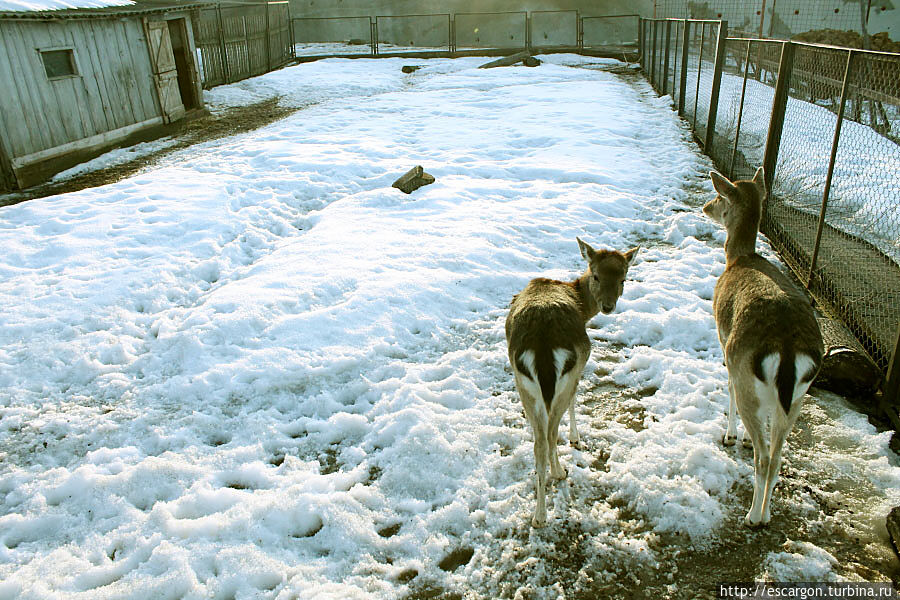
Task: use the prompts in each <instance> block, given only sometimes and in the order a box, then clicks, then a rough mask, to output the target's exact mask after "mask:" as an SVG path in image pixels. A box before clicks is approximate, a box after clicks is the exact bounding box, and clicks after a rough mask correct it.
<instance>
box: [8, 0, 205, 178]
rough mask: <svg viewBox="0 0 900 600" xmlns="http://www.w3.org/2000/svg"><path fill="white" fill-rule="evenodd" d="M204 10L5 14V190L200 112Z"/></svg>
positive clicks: (194, 7) (184, 7)
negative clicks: (196, 30)
mask: <svg viewBox="0 0 900 600" xmlns="http://www.w3.org/2000/svg"><path fill="white" fill-rule="evenodd" d="M200 6H202V5H200V4H194V5H181V6H172V7H163V8H149V9H148V8H144V9H138V10H135V9H127V8H126V9H122V8H114V9H111V8H104V9H73V10H55V11H47V12H34V11H15V12H0V191H2V190H4V189H5V190H11V189H15V188H16V187H18V188H25V187H28V186H31V185H34V184H36V183H39V182H41V181H43V180H45V179H47V178H48V177H49V176H51V175H53V174H54V173H57V172H59V171H61V170H63V169H66V168H69V167H71V166H73V165H75V164H77V163H79V162H82V161H84V160H87V159H89V158H92V157H93V156H96V155H98V154H100V153H102V152H104V151H105V150H107V149H110V148H112V147H115V146H116V145H121V144H125V143H130V142H132V141H137V140H138V139H148V138H152V137H154V136H155V135H161V134H163V133H164V126H165V124H167V123H171V122H173V121H177V120H179V119H182V118H184V117H185V116H186V115H188V114H190V113H191V112H192V111H202V110H203V95H202V91H201V87H200V78H199V76H198V68H197V52H196V45H195V43H194V36H193V26H192V19H193V18H194V16H195V15H196V11H197V9H198V8H199V7H200Z"/></svg>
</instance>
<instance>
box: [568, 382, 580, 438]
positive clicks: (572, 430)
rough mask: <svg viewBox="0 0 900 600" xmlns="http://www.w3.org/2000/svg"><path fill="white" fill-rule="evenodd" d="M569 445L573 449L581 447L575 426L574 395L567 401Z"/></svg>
mask: <svg viewBox="0 0 900 600" xmlns="http://www.w3.org/2000/svg"><path fill="white" fill-rule="evenodd" d="M569 444H570V445H571V446H572V447H574V448H580V447H581V437H580V436H579V435H578V428H577V427H576V426H575V394H572V398H571V400H569Z"/></svg>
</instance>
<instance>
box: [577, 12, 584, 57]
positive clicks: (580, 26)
mask: <svg viewBox="0 0 900 600" xmlns="http://www.w3.org/2000/svg"><path fill="white" fill-rule="evenodd" d="M575 45H576V46H577V47H578V49H579V50H583V49H584V19H583V18H582V17H581V15H579V14H578V11H577V10H576V11H575Z"/></svg>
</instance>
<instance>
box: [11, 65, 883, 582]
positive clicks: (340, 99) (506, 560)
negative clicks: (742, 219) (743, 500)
mask: <svg viewBox="0 0 900 600" xmlns="http://www.w3.org/2000/svg"><path fill="white" fill-rule="evenodd" d="M544 58H545V59H546V60H545V64H544V65H542V66H541V67H539V68H537V69H528V68H524V67H510V68H503V69H487V70H479V69H477V68H476V67H477V65H479V64H481V63H483V62H485V61H486V59H484V58H469V59H456V60H450V59H434V60H416V61H415V62H416V64H422V65H424V68H423V69H421V70H420V71H417V72H416V73H414V74H412V75H402V74H401V73H400V67H401V65H403V64H407V63H408V62H409V61H404V60H401V59H382V60H346V59H332V60H328V61H321V62H318V63H310V64H304V65H298V66H296V67H292V68H289V69H285V70H282V71H279V72H276V73H271V74H269V75H266V76H263V77H260V78H256V79H253V80H248V81H246V82H242V83H239V84H235V85H233V86H225V87H222V88H216V89H214V90H212V91H211V92H209V95H208V98H209V97H213V98H216V99H218V102H219V106H226V105H228V104H229V103H231V104H240V103H242V102H249V100H247V99H248V98H257V99H259V98H264V97H270V96H271V95H282V96H285V97H286V100H285V101H290V102H296V103H297V104H298V105H309V107H308V108H306V109H305V110H302V111H299V112H297V113H295V114H294V115H293V116H291V117H289V118H286V119H284V120H282V121H279V122H277V123H274V124H272V125H270V126H268V127H265V128H263V129H260V130H257V131H254V132H250V133H247V134H243V135H239V136H235V137H233V138H228V139H224V140H216V141H213V142H208V143H205V144H201V145H199V146H195V147H193V148H190V149H188V150H184V151H179V152H177V153H176V154H175V155H174V158H173V159H172V160H170V161H169V162H167V163H164V164H162V165H160V166H159V167H158V168H156V169H154V170H152V171H147V172H144V173H141V174H138V175H135V176H133V177H131V178H129V179H126V180H123V181H120V182H118V183H115V184H111V185H107V186H104V187H100V188H95V189H86V190H82V191H78V192H73V193H69V194H65V195H61V196H55V197H49V198H44V199H41V200H33V201H29V202H26V203H22V204H18V205H15V206H10V207H6V208H2V209H0V246H2V247H3V248H4V251H3V252H2V253H0V303H2V305H3V307H4V310H3V312H2V314H0V598H18V597H22V598H133V599H142V598H147V599H159V598H188V599H193V598H197V599H199V598H256V597H266V598H296V597H300V598H313V597H315V598H382V597H383V598H389V597H399V596H402V595H403V594H404V593H406V590H408V589H411V586H413V585H422V584H423V582H425V584H427V585H431V586H434V587H436V588H439V589H443V590H447V591H453V592H457V593H465V592H466V591H467V590H470V589H477V590H481V593H484V594H487V596H488V597H490V596H494V597H497V596H501V595H502V596H510V597H511V596H512V595H514V593H515V587H519V588H520V589H523V590H526V591H530V594H531V597H557V595H558V593H559V588H558V582H556V581H553V580H551V579H549V578H548V577H547V575H546V572H545V570H544V567H543V566H542V564H541V561H540V560H537V559H536V558H535V557H536V556H539V555H540V554H541V552H542V549H546V547H547V546H546V545H547V544H548V543H549V542H548V541H547V540H548V539H551V538H552V536H553V535H559V532H558V529H557V528H559V527H562V526H563V525H564V524H566V523H568V524H570V525H571V524H577V529H578V530H579V531H581V532H583V533H584V535H586V536H589V538H588V540H587V541H585V542H584V543H585V544H587V546H588V548H589V549H590V554H589V556H592V557H594V558H593V559H592V560H594V561H598V560H599V561H605V562H603V563H602V564H604V565H606V568H605V570H603V569H601V570H600V571H592V572H591V574H590V576H591V577H596V578H598V580H602V579H604V578H605V579H607V580H609V579H610V578H614V577H617V576H618V574H620V573H621V572H622V570H623V569H625V570H626V571H628V572H631V570H632V568H634V569H638V571H639V570H643V569H654V568H655V567H656V565H657V557H656V552H657V549H656V548H657V546H656V545H654V539H655V538H654V536H656V535H657V534H660V533H664V532H669V533H674V532H677V533H679V534H680V535H684V536H689V538H690V539H691V540H692V542H693V543H695V544H698V545H702V544H703V543H705V541H706V540H708V539H710V538H711V537H713V536H715V535H716V532H717V528H719V527H721V526H722V524H723V520H724V519H725V517H726V516H727V514H728V513H729V512H731V513H735V512H740V513H741V514H743V512H744V511H746V509H747V507H746V506H741V504H740V501H739V500H736V499H735V498H734V497H733V496H734V494H733V490H732V488H733V486H735V484H736V483H738V482H741V483H742V484H743V485H746V482H748V481H749V477H750V474H751V472H752V467H751V465H750V462H751V461H749V460H746V456H745V457H744V458H740V457H739V455H736V454H734V453H729V452H728V451H726V450H725V449H723V448H722V447H721V445H720V444H719V443H718V441H719V439H720V438H721V436H722V434H723V432H724V416H723V411H724V410H725V408H726V405H727V391H726V373H725V370H724V367H722V366H721V352H720V350H719V346H718V341H717V337H716V333H715V325H714V322H713V318H712V315H711V297H712V290H713V287H714V284H715V279H716V277H717V276H718V275H719V274H720V273H721V272H722V270H723V268H724V256H723V252H722V241H723V239H724V236H723V232H722V231H720V230H719V229H718V228H717V227H716V226H715V225H714V224H712V223H710V222H709V221H707V220H706V219H705V218H704V217H703V216H702V214H700V212H699V210H697V208H696V203H694V204H691V203H690V199H691V198H690V192H689V189H688V187H687V185H688V183H692V184H693V185H695V186H696V185H698V184H699V185H700V187H701V189H702V190H703V191H704V193H711V187H710V186H709V184H708V183H707V182H706V180H705V173H706V171H708V170H709V169H710V163H709V161H708V159H706V158H704V157H702V156H701V155H700V154H699V153H698V152H697V150H696V147H695V146H694V145H693V143H692V142H691V141H690V134H689V132H688V130H687V129H686V128H685V126H684V125H683V124H682V123H681V122H680V121H679V120H678V118H677V117H676V115H675V114H674V113H673V112H672V110H671V101H670V100H669V99H668V98H658V97H656V96H655V95H654V94H653V93H652V92H651V91H650V88H649V86H648V85H647V84H646V83H640V82H636V83H628V82H627V81H626V80H625V79H623V78H620V77H618V76H616V75H613V74H611V73H609V72H604V71H601V70H596V69H586V68H577V67H578V66H579V65H581V64H582V63H586V62H598V61H596V60H593V61H591V59H585V58H580V57H576V56H572V55H554V56H548V57H544ZM416 164H421V165H423V166H424V167H425V170H426V171H427V172H429V173H431V174H433V175H434V176H435V177H436V180H437V181H436V182H435V183H434V184H432V185H429V186H426V187H424V188H421V189H420V190H418V191H416V192H414V193H413V194H412V195H404V194H402V193H401V192H399V191H398V190H396V189H393V188H391V183H392V182H393V180H394V179H395V178H397V177H398V176H399V175H401V174H403V173H404V172H405V171H406V170H407V169H409V168H410V167H412V166H414V165H416ZM576 236H579V237H581V238H582V239H585V240H586V241H588V242H590V243H592V244H594V245H595V246H596V247H610V248H618V249H626V248H629V247H632V246H635V245H641V246H643V249H642V251H641V252H640V254H639V260H638V261H637V263H636V264H635V265H634V266H633V267H632V268H631V270H630V272H629V280H628V281H627V282H626V284H625V293H624V296H623V297H622V298H621V299H620V301H619V304H618V307H617V309H616V312H615V313H614V314H611V315H599V316H598V317H596V318H595V319H594V320H593V321H592V323H591V327H590V330H589V332H590V335H591V337H592V339H593V344H594V352H593V357H592V359H591V361H590V362H589V364H588V367H587V369H586V370H585V376H584V381H583V383H582V386H581V389H580V398H581V399H582V401H580V402H579V408H578V419H579V428H580V430H581V434H582V438H583V440H585V446H586V447H585V448H584V449H582V450H576V449H572V448H571V447H569V446H568V445H565V444H561V445H560V455H561V460H562V461H563V463H564V465H565V466H566V467H567V469H568V470H569V478H568V480H567V481H566V482H565V483H561V484H557V485H555V486H552V487H551V489H550V492H549V493H548V516H549V518H550V525H549V527H548V528H547V529H545V530H541V531H538V530H535V531H533V532H532V531H531V530H530V527H529V521H530V515H531V511H532V510H533V508H534V487H533V454H532V445H531V437H530V435H531V434H530V432H529V431H528V428H527V425H526V422H525V419H524V416H523V414H522V410H521V405H520V403H519V401H518V398H517V396H516V394H515V391H514V387H513V384H512V377H511V373H510V371H509V368H508V361H507V357H506V344H505V339H504V331H503V323H504V318H505V315H506V309H507V305H508V302H509V300H510V299H511V297H512V296H513V294H515V293H517V292H518V291H519V290H521V288H522V287H523V286H524V285H525V284H526V283H527V281H528V280H529V279H531V278H533V277H536V276H550V277H556V278H573V277H575V276H577V275H578V274H580V272H581V271H582V269H583V268H584V264H583V261H582V259H581V258H580V256H579V253H578V249H577V244H576V242H575V237H576ZM610 390H616V394H611V393H608V392H609V391H610ZM613 402H618V403H620V405H611V403H613ZM835 406H837V405H835ZM601 407H602V408H603V409H604V410H608V411H612V412H614V413H616V414H623V415H626V416H628V415H634V416H635V418H636V419H637V422H636V423H635V422H630V421H628V419H610V420H608V421H602V422H601V421H600V420H599V419H597V418H595V416H594V411H596V410H599V408H601ZM828 410H830V411H832V412H833V413H834V419H837V421H834V422H833V423H832V421H830V420H826V421H823V423H825V424H824V425H822V427H823V428H825V429H823V436H826V437H827V436H829V435H830V436H832V437H834V438H840V440H841V443H843V444H846V446H847V447H852V448H854V451H852V452H836V453H835V454H834V455H833V456H828V455H823V458H822V459H821V460H822V461H823V463H822V468H823V469H827V468H834V469H837V470H840V471H841V472H845V473H846V479H847V485H848V487H849V488H854V489H855V488H858V487H859V482H861V481H862V482H865V485H866V489H867V490H870V493H869V495H868V496H867V497H866V500H865V501H866V502H867V503H868V504H867V506H866V510H868V511H870V512H871V513H872V514H873V515H881V518H882V519H883V516H884V514H886V512H887V510H888V508H889V507H890V506H892V505H893V504H896V503H897V501H898V500H900V495H898V494H900V493H898V491H897V490H898V489H900V468H898V467H897V465H896V459H895V458H893V457H892V456H893V455H892V453H890V451H889V450H888V449H887V443H888V437H887V435H886V434H878V433H876V432H875V431H874V429H873V428H872V427H871V426H870V425H869V424H868V423H867V422H866V421H865V419H864V418H859V415H858V414H856V413H853V412H852V411H849V412H848V410H847V409H846V408H840V407H838V408H834V406H830V407H829V409H828ZM845 422H846V423H848V425H846V426H844V425H841V424H842V423H845ZM828 423H831V425H828ZM835 423H837V425H836V424H835ZM838 425H840V427H841V428H839V429H836V427H838ZM563 431H565V428H563ZM788 454H789V455H790V452H789V453H788ZM598 464H599V465H601V466H600V467H598V466H597V465H598ZM603 465H605V466H603ZM829 465H831V467H829ZM776 494H777V492H776ZM872 498H875V499H876V500H874V501H873V500H872ZM801 500H802V499H801ZM625 509H627V510H628V514H629V515H630V516H629V518H630V519H638V520H640V521H642V522H644V523H645V524H646V526H645V527H643V528H638V529H636V530H635V533H633V534H628V533H627V532H626V533H623V531H622V529H621V528H620V527H618V525H617V523H619V521H620V519H622V518H624V517H623V513H622V511H623V510H625ZM555 531H556V532H557V533H556V534H554V532H555ZM523 539H524V540H525V541H524V542H523V541H522V540H523ZM460 549H463V550H468V551H470V552H471V558H470V559H469V560H468V561H463V562H464V563H465V564H464V565H462V566H460V567H459V568H456V569H455V570H454V569H451V568H445V567H444V568H442V566H441V561H442V560H443V559H444V558H445V557H447V556H448V555H449V554H451V553H453V552H454V551H457V550H460ZM823 553H824V554H823ZM798 556H799V557H800V558H798ZM803 556H807V557H812V559H811V560H814V564H813V565H812V566H811V565H810V564H809V561H806V562H804V560H802V557H803ZM823 557H824V558H823ZM827 558H828V556H827V553H825V551H824V550H821V549H818V548H816V547H815V546H812V545H809V546H803V547H802V548H800V549H799V550H797V551H795V552H792V553H786V554H784V555H783V556H781V555H777V556H774V555H773V556H770V557H769V559H768V562H767V563H766V564H765V565H761V566H760V575H762V574H763V570H764V569H766V568H768V569H769V570H770V572H772V573H776V574H778V575H779V576H782V577H787V578H789V577H790V576H791V572H792V571H791V568H792V567H791V565H795V566H796V565H799V566H798V567H797V569H795V571H794V572H795V573H796V576H797V577H799V576H800V575H801V574H807V573H813V572H814V574H815V575H816V576H821V577H825V576H827V575H828V573H829V572H830V569H831V568H832V566H833V565H832V563H831V562H830V561H829V560H827ZM623 565H625V566H623ZM590 568H591V569H596V562H594V563H592V564H591V565H590ZM413 575H415V577H413ZM513 575H514V577H513ZM586 576H587V575H586ZM511 585H512V586H514V587H513V589H512V591H510V589H509V586H511ZM504 586H506V587H504Z"/></svg>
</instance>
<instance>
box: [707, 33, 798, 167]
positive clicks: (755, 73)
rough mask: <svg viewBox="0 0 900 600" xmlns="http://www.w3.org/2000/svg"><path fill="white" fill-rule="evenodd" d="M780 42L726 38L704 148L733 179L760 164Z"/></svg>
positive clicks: (767, 127)
mask: <svg viewBox="0 0 900 600" xmlns="http://www.w3.org/2000/svg"><path fill="white" fill-rule="evenodd" d="M781 46H782V43H781V42H775V41H767V40H753V39H746V38H745V39H736V38H729V39H728V40H726V42H725V60H724V61H723V64H722V81H721V84H720V89H719V102H718V106H717V111H716V131H715V135H714V136H713V143H712V145H711V147H710V148H708V149H707V151H708V153H709V154H710V156H712V157H713V159H714V160H715V161H716V164H717V165H719V167H720V168H721V169H722V172H723V173H725V174H726V175H728V176H729V177H730V178H732V179H745V178H748V177H752V176H753V174H754V173H755V171H756V169H757V168H758V167H759V166H760V165H762V164H763V159H764V156H765V148H766V136H767V134H768V130H769V120H770V118H771V113H772V101H773V99H774V95H775V83H776V81H777V79H778V62H779V61H778V58H779V56H780V53H781Z"/></svg>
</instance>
